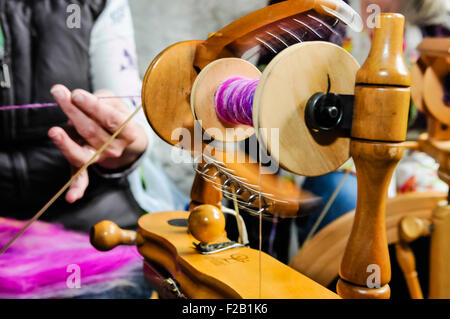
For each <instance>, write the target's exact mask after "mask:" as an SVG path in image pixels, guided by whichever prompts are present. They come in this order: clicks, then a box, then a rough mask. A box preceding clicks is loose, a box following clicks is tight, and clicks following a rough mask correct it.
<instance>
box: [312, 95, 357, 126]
mask: <svg viewBox="0 0 450 319" xmlns="http://www.w3.org/2000/svg"><path fill="white" fill-rule="evenodd" d="M354 98H355V97H354V95H343V94H334V93H316V94H314V95H313V96H311V98H310V99H309V100H308V103H307V104H306V110H305V121H306V125H307V126H308V128H309V129H311V130H315V131H333V130H342V131H345V132H347V133H350V130H351V128H352V120H353V104H354Z"/></svg>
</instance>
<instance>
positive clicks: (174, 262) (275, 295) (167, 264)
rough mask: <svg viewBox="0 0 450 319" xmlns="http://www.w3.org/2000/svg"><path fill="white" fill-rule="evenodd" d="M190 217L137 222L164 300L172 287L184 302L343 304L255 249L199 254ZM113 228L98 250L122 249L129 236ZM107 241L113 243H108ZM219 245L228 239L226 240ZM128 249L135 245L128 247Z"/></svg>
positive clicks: (100, 233)
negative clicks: (243, 300)
mask: <svg viewBox="0 0 450 319" xmlns="http://www.w3.org/2000/svg"><path fill="white" fill-rule="evenodd" d="M189 214H190V213H189V212H185V211H171V212H162V213H156V214H148V215H145V216H143V217H141V219H140V220H139V222H138V226H139V230H138V233H137V236H136V244H137V247H138V250H139V252H140V253H141V254H142V256H144V258H145V266H144V272H145V274H146V277H147V278H148V280H149V281H150V284H151V285H152V288H154V289H155V290H156V291H157V292H158V294H159V296H162V297H163V296H167V295H168V292H167V291H168V288H167V287H168V286H171V287H172V288H171V289H170V290H172V291H174V290H175V291H178V295H179V296H184V297H187V298H194V299H214V298H228V299H229V298H233V299H234V298H250V299H255V298H263V299H267V298H269V299H279V298H280V299H281V298H282V299H336V298H339V297H338V296H337V295H336V294H334V293H333V292H331V291H330V290H328V289H326V288H325V287H323V286H321V285H320V284H318V283H316V282H314V281H313V280H311V279H309V278H307V277H306V276H304V275H302V274H301V273H299V272H297V271H295V270H294V269H292V268H290V267H288V266H287V265H285V264H283V263H281V262H279V261H277V260H276V259H274V258H272V257H271V256H269V255H267V254H265V253H263V252H259V251H258V250H255V249H251V248H248V247H240V248H233V249H230V250H226V251H222V252H218V253H215V254H211V255H202V254H200V253H199V252H198V251H197V250H196V248H195V246H194V244H193V243H198V240H196V239H195V238H194V237H193V236H192V235H191V234H190V233H189V232H188V226H187V221H188V217H189ZM108 225H109V226H108V228H107V229H96V228H95V227H94V231H93V233H92V234H93V236H92V239H91V240H92V242H93V244H94V246H95V245H96V243H97V242H102V243H104V242H110V243H111V245H110V246H109V248H110V249H112V248H113V247H115V246H116V245H117V244H120V243H121V239H120V238H124V237H123V236H121V235H120V234H121V233H123V232H124V231H123V230H120V229H119V228H117V227H111V225H110V224H108ZM96 227H97V226H96ZM111 229H114V230H113V231H112V232H111ZM105 230H106V231H105ZM95 234H96V235H95ZM105 237H109V238H110V240H109V241H108V240H105V239H104V238H105ZM113 238H115V240H113ZM127 238H128V237H127ZM216 241H218V242H219V241H220V242H223V241H228V239H227V238H226V236H225V234H224V236H222V237H221V238H218V239H217V240H216ZM124 243H125V244H130V242H129V241H126V242H124ZM103 247H104V246H103ZM260 261H261V263H260ZM260 265H261V268H259V267H260ZM260 270H261V272H260ZM260 274H261V277H260Z"/></svg>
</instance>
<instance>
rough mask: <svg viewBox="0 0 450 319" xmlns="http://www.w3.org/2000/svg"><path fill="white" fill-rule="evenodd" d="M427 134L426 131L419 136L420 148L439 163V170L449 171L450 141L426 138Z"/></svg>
mask: <svg viewBox="0 0 450 319" xmlns="http://www.w3.org/2000/svg"><path fill="white" fill-rule="evenodd" d="M428 136H429V135H428V134H427V133H423V134H422V135H420V136H419V148H420V150H421V151H422V152H425V153H427V154H428V155H429V156H431V157H432V158H434V160H435V161H436V162H437V163H439V165H440V170H442V171H444V172H450V141H449V140H443V141H437V140H433V139H430V138H428Z"/></svg>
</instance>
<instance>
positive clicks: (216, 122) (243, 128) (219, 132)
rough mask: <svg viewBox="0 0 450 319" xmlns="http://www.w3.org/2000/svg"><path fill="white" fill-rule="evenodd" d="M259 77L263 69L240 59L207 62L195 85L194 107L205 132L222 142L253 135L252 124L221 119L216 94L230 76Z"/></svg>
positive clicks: (193, 88) (192, 96) (241, 139)
mask: <svg viewBox="0 0 450 319" xmlns="http://www.w3.org/2000/svg"><path fill="white" fill-rule="evenodd" d="M233 77H243V78H249V79H259V78H260V77H261V72H260V71H259V70H258V68H256V67H255V66H254V65H253V64H251V63H249V62H247V61H245V60H242V59H238V58H225V59H219V60H216V61H214V62H212V63H210V64H208V65H207V66H206V67H205V68H204V69H203V70H202V72H200V74H199V75H198V76H197V79H196V80H195V82H194V85H193V87H192V94H191V110H192V114H193V115H194V118H195V119H196V120H199V121H201V125H202V127H203V129H204V130H205V132H206V133H207V134H208V135H209V136H211V137H212V138H214V139H216V140H219V141H222V142H240V141H243V140H245V139H247V138H249V137H250V136H252V135H253V134H254V130H253V127H251V126H247V125H233V124H229V123H226V122H224V121H222V120H221V119H220V118H219V116H218V115H217V113H216V106H215V96H216V92H217V90H218V88H219V86H220V85H221V84H222V83H223V82H224V81H226V80H227V79H229V78H233Z"/></svg>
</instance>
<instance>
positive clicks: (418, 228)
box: [399, 216, 431, 243]
mask: <svg viewBox="0 0 450 319" xmlns="http://www.w3.org/2000/svg"><path fill="white" fill-rule="evenodd" d="M430 227H431V221H430V220H427V219H422V218H418V217H415V216H407V217H405V218H403V219H402V220H401V221H400V226H399V236H400V241H402V242H405V243H411V242H413V241H415V240H416V239H418V238H419V237H423V236H428V235H430Z"/></svg>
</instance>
